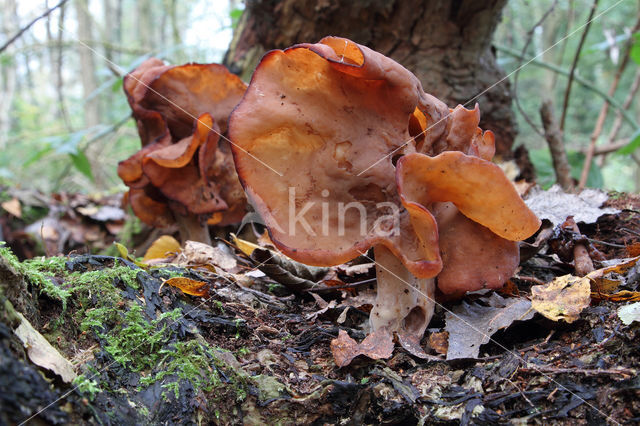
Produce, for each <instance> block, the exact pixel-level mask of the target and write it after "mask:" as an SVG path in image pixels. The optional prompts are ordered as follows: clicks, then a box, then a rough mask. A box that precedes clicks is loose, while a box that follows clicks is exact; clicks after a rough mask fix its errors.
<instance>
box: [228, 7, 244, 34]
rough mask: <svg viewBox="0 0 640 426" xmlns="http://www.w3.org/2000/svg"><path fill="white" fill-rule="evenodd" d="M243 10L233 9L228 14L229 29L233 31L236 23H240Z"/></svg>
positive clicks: (236, 25)
mask: <svg viewBox="0 0 640 426" xmlns="http://www.w3.org/2000/svg"><path fill="white" fill-rule="evenodd" d="M243 12H244V10H243V9H238V8H236V9H233V10H232V11H231V12H229V17H230V18H231V28H233V29H234V30H235V29H236V28H237V27H238V22H240V18H241V17H242V13H243Z"/></svg>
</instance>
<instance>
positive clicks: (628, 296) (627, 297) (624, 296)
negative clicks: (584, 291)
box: [591, 290, 640, 302]
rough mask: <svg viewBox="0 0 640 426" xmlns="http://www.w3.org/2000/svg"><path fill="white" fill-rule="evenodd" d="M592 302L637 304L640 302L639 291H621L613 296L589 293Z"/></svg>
mask: <svg viewBox="0 0 640 426" xmlns="http://www.w3.org/2000/svg"><path fill="white" fill-rule="evenodd" d="M591 298H592V299H594V300H611V301H612V302H637V301H640V291H629V290H622V291H619V292H617V293H614V294H604V293H596V292H592V293H591Z"/></svg>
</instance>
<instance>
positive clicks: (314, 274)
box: [251, 248, 330, 293]
mask: <svg viewBox="0 0 640 426" xmlns="http://www.w3.org/2000/svg"><path fill="white" fill-rule="evenodd" d="M251 259H252V260H253V261H254V262H256V263H257V265H258V269H260V270H261V271H262V272H264V273H265V274H267V276H269V277H270V278H273V279H274V280H276V281H277V282H279V283H280V284H282V285H284V286H286V287H287V288H288V289H289V290H291V291H292V292H294V293H302V292H305V291H309V290H312V289H314V288H324V286H319V285H318V282H319V281H320V280H322V278H324V277H325V276H326V275H327V274H328V273H329V272H330V269H329V268H322V267H317V266H308V265H304V264H302V263H299V262H296V261H295V260H292V259H289V258H288V257H285V256H283V255H281V254H279V253H276V252H274V251H271V250H268V249H264V248H256V249H255V250H253V252H252V254H251Z"/></svg>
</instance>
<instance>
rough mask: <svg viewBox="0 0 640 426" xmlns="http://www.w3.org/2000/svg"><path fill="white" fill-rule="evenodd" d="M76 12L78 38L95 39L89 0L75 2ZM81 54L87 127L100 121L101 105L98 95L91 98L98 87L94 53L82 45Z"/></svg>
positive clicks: (83, 39)
mask: <svg viewBox="0 0 640 426" xmlns="http://www.w3.org/2000/svg"><path fill="white" fill-rule="evenodd" d="M75 5H76V13H77V17H78V38H79V39H80V40H81V41H85V40H93V37H92V31H91V27H92V25H93V24H92V22H91V16H90V15H89V8H88V2H87V0H77V1H76V2H75ZM78 53H79V54H80V67H81V69H82V72H81V75H82V93H83V97H84V99H85V107H84V125H85V127H93V126H96V125H98V124H99V123H100V107H99V104H98V99H99V98H98V97H95V96H94V97H93V98H92V99H89V97H90V96H89V95H91V94H92V93H93V92H94V91H95V90H96V89H97V88H98V81H97V79H96V63H95V60H94V55H95V54H94V53H93V52H92V51H91V50H89V48H87V47H86V46H81V47H80V48H79V49H78Z"/></svg>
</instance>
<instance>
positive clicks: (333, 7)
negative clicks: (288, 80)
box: [224, 0, 516, 156]
mask: <svg viewBox="0 0 640 426" xmlns="http://www.w3.org/2000/svg"><path fill="white" fill-rule="evenodd" d="M505 4H506V0H491V1H484V2H478V1H474V0H456V1H450V0H412V1H406V0H405V1H400V0H248V1H247V3H246V10H245V12H244V14H243V16H242V18H241V20H240V23H239V24H238V27H237V29H236V33H235V35H234V39H233V41H232V43H231V46H230V48H229V51H228V52H227V55H226V57H225V61H224V62H225V65H227V66H228V67H230V69H231V70H232V71H233V72H236V73H238V74H240V75H241V76H242V77H243V78H244V79H245V80H248V79H249V77H250V74H251V73H252V72H253V69H254V68H255V66H256V64H257V63H258V61H259V60H260V58H261V57H262V55H263V54H264V53H265V52H266V51H267V50H269V49H283V48H286V47H289V46H291V45H293V44H296V43H302V42H316V41H318V40H319V39H320V38H322V37H324V36H327V35H335V36H341V37H346V38H349V39H351V40H353V41H355V42H357V43H360V44H364V45H366V46H368V47H370V48H372V49H374V50H377V51H379V52H381V53H383V54H384V55H386V56H389V57H391V58H393V59H394V60H396V61H397V62H399V63H400V64H402V65H404V66H405V67H406V68H408V69H409V70H411V71H412V72H413V73H415V74H416V75H417V76H418V78H419V79H420V80H421V81H422V84H423V86H424V89H425V91H426V92H428V93H431V94H433V95H434V96H437V97H438V98H440V99H442V100H443V101H445V102H446V103H447V104H449V105H450V106H455V105H457V104H459V103H460V104H468V105H467V107H469V108H473V106H474V104H475V102H476V101H477V102H479V103H480V106H481V110H482V121H481V123H480V126H481V127H483V128H485V129H491V130H492V131H494V132H495V133H496V148H497V153H498V154H501V155H505V156H510V150H511V146H512V144H513V139H514V137H515V134H516V122H515V118H514V115H513V112H512V110H511V94H510V89H509V82H508V81H507V80H505V81H503V82H501V83H500V84H497V85H495V86H493V85H494V84H495V83H497V82H498V81H500V80H501V79H502V78H504V73H503V71H502V70H501V69H500V68H499V67H498V65H497V63H496V58H495V55H494V53H493V51H492V48H491V38H492V35H493V33H494V31H495V28H496V26H497V24H498V22H499V21H500V17H501V13H502V9H503V7H504V5H505ZM492 86H493V87H492ZM489 87H491V89H490V90H488V91H487V92H486V93H484V94H483V95H482V96H480V97H479V98H478V99H474V100H472V101H471V102H469V101H470V100H471V99H472V98H474V97H475V96H476V95H478V94H480V93H481V92H483V91H484V90H486V89H488V88H489Z"/></svg>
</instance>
